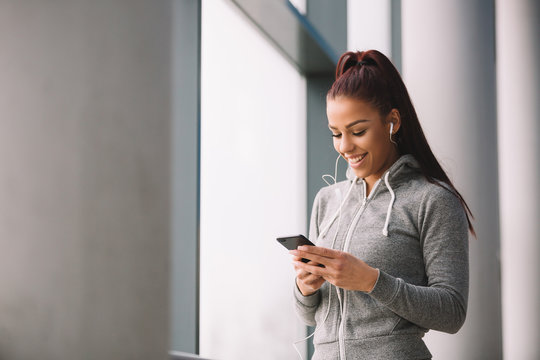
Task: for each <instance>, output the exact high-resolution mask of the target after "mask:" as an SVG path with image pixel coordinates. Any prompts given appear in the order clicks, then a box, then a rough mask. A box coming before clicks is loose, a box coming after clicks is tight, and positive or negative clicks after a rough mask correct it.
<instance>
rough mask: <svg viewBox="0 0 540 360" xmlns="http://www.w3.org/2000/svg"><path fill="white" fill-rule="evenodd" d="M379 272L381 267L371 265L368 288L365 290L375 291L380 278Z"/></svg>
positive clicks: (368, 291)
mask: <svg viewBox="0 0 540 360" xmlns="http://www.w3.org/2000/svg"><path fill="white" fill-rule="evenodd" d="M379 274H380V271H379V269H377V268H372V267H370V270H369V275H368V277H369V280H368V282H367V290H365V292H367V293H370V292H372V291H373V289H374V288H375V285H376V284H377V281H378V280H379Z"/></svg>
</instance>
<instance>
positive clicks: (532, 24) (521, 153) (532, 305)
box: [496, 0, 540, 360]
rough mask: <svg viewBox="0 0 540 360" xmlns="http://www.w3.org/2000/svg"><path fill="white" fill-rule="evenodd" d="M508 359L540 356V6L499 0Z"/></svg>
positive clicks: (524, 0)
mask: <svg viewBox="0 0 540 360" xmlns="http://www.w3.org/2000/svg"><path fill="white" fill-rule="evenodd" d="M496 5H497V11H496V13H497V28H496V30H497V98H498V102H497V103H498V108H497V109H498V129H499V136H498V139H499V179H500V187H499V188H500V199H501V210H500V215H501V250H502V294H503V295H502V305H503V335H504V343H503V348H504V358H505V359H524V360H532V359H539V358H540V342H539V341H538V340H539V339H540V280H539V278H540V262H539V260H538V259H539V257H540V222H539V219H540V205H539V204H540V188H539V185H540V160H539V158H540V142H539V141H538V136H540V121H539V114H540V69H539V67H538V64H540V41H539V35H540V3H539V2H538V1H536V0H529V1H527V0H519V1H516V0H498V1H497V2H496Z"/></svg>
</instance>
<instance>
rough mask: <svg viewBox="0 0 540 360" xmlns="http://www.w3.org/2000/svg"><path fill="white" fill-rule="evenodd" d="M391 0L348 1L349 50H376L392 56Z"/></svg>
mask: <svg viewBox="0 0 540 360" xmlns="http://www.w3.org/2000/svg"><path fill="white" fill-rule="evenodd" d="M391 35H392V23H391V8H390V0H378V1H371V0H348V1H347V50H350V51H365V50H371V49H376V50H379V51H380V52H382V53H383V54H385V55H386V56H388V57H389V58H390V57H391V56H392V38H391Z"/></svg>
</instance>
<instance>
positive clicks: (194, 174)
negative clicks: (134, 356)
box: [171, 0, 201, 353]
mask: <svg viewBox="0 0 540 360" xmlns="http://www.w3.org/2000/svg"><path fill="white" fill-rule="evenodd" d="M172 9H173V12H172V14H173V15H172V19H173V24H172V54H173V56H172V62H173V63H172V69H173V74H172V81H173V83H172V90H173V93H172V95H173V114H172V119H173V122H172V130H173V131H172V139H173V144H172V149H173V156H172V199H173V203H172V224H171V225H172V234H171V235H172V237H171V238H172V244H171V312H172V314H171V349H172V350H176V351H182V352H188V353H199V224H200V221H199V219H200V116H201V109H200V107H201V96H200V93H201V89H200V88H201V86H200V74H201V71H200V63H201V59H200V53H201V2H200V1H196V0H173V1H172Z"/></svg>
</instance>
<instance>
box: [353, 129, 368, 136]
mask: <svg viewBox="0 0 540 360" xmlns="http://www.w3.org/2000/svg"><path fill="white" fill-rule="evenodd" d="M365 132H366V130H362V131H358V132H353V135H354V136H362V135H364V133H365Z"/></svg>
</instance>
